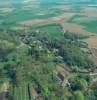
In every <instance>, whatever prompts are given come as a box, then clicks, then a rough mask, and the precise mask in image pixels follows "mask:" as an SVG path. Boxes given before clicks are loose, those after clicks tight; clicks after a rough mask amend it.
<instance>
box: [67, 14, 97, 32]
mask: <svg viewBox="0 0 97 100" xmlns="http://www.w3.org/2000/svg"><path fill="white" fill-rule="evenodd" d="M68 22H70V23H75V24H79V25H82V26H84V29H85V30H87V31H89V32H94V33H97V18H93V17H85V16H73V17H72V18H71V19H70V20H69V21H68Z"/></svg>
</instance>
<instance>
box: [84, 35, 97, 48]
mask: <svg viewBox="0 0 97 100" xmlns="http://www.w3.org/2000/svg"><path fill="white" fill-rule="evenodd" d="M83 41H84V42H86V43H87V44H88V45H89V46H91V47H97V35H96V36H91V37H90V38H87V39H84V40H83Z"/></svg>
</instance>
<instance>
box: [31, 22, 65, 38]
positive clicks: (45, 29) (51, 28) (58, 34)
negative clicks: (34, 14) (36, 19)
mask: <svg viewBox="0 0 97 100" xmlns="http://www.w3.org/2000/svg"><path fill="white" fill-rule="evenodd" d="M32 30H33V31H37V30H38V31H39V32H41V33H45V34H46V35H48V36H49V37H51V38H62V36H63V34H62V29H61V26H60V25H58V24H50V25H43V26H38V27H32Z"/></svg>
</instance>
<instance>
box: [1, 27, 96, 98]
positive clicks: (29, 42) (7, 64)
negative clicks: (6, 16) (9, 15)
mask: <svg viewBox="0 0 97 100" xmlns="http://www.w3.org/2000/svg"><path fill="white" fill-rule="evenodd" d="M48 27H51V26H48ZM40 28H41V27H40ZM41 29H42V30H43V28H41ZM44 30H45V29H44ZM49 32H50V31H49ZM54 32H55V31H54ZM66 34H67V33H65V34H64V35H63V34H61V35H62V36H61V37H62V38H59V39H57V38H54V37H50V36H49V35H47V34H45V33H42V32H38V33H36V32H27V33H25V32H23V31H18V32H16V31H11V30H8V31H7V32H4V31H1V32H0V76H1V78H0V93H2V91H3V92H5V90H6V89H8V88H9V89H8V93H9V100H10V99H11V98H12V100H25V99H26V100H30V98H36V97H39V98H40V99H41V100H89V99H90V98H88V93H89V92H90V90H91V91H92V92H93V93H94V91H93V89H92V88H93V87H92V86H90V85H91V84H90V83H91V78H90V76H89V75H82V74H80V75H79V74H77V73H76V75H73V73H74V72H78V71H79V72H80V70H87V71H88V69H93V68H95V64H94V63H93V61H92V59H91V58H90V57H89V54H88V53H85V52H83V51H82V50H81V48H83V47H84V48H87V45H86V44H84V43H81V42H80V39H82V38H83V36H80V37H81V38H79V39H78V40H79V42H78V40H77V39H76V38H73V39H72V38H71V37H72V36H74V37H77V36H76V35H71V34H72V33H71V34H70V33H68V35H66ZM51 35H52V34H51ZM84 38H85V37H84ZM83 45H84V46H83ZM64 63H65V64H67V66H68V69H69V70H66V72H69V78H68V77H66V78H65V76H62V75H63V74H64V75H65V74H66V73H65V72H64V73H63V74H62V72H61V71H58V70H57V67H58V66H59V69H60V68H62V67H61V66H60V64H63V65H64ZM61 77H63V78H64V80H65V81H66V80H68V83H65V81H64V80H63V79H62V78H61ZM62 84H64V85H62ZM65 84H66V86H65ZM3 85H4V86H3ZM5 86H6V87H5ZM89 86H90V87H89ZM2 88H3V89H2ZM85 91H87V93H86V92H85ZM94 97H95V98H96V95H95V93H94V95H93V98H94ZM20 98H21V99H20ZM79 98H80V99H79ZM85 98H86V99H85ZM93 100H96V99H93Z"/></svg>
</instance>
